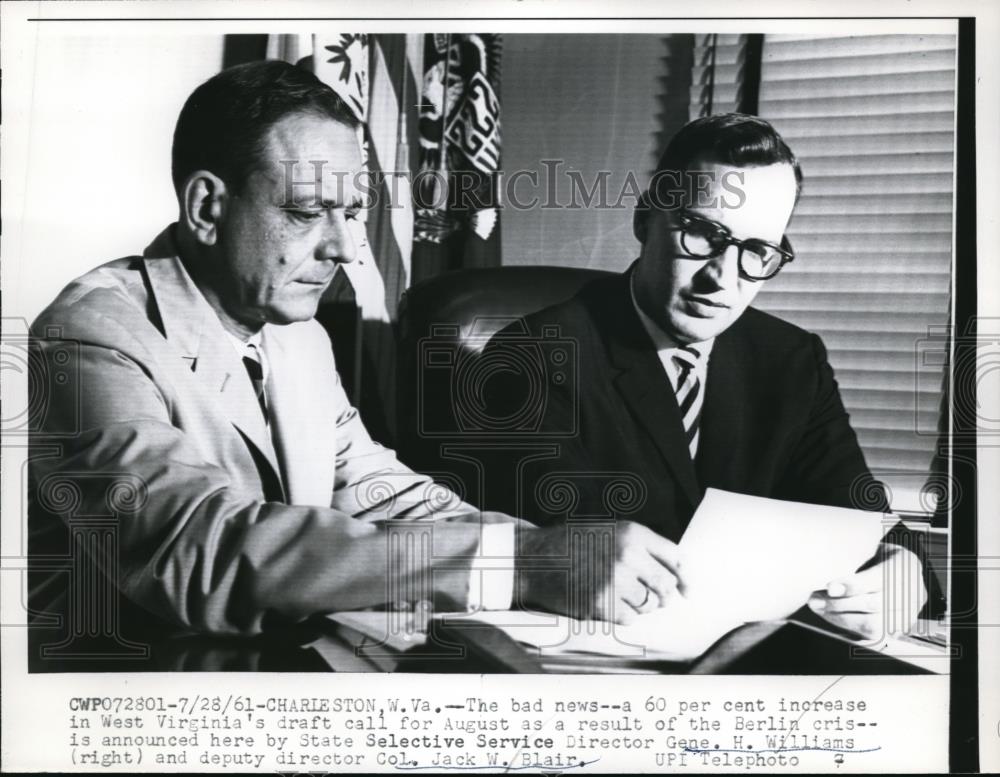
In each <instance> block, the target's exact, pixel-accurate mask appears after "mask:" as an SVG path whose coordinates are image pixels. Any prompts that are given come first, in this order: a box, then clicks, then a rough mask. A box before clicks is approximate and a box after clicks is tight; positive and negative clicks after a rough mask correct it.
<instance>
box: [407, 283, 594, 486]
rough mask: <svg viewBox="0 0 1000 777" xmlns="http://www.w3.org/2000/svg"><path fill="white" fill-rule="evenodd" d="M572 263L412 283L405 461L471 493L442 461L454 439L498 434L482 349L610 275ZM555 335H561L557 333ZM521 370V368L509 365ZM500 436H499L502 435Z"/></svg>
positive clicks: (464, 441)
mask: <svg viewBox="0 0 1000 777" xmlns="http://www.w3.org/2000/svg"><path fill="white" fill-rule="evenodd" d="M610 274H611V273H609V272H607V271H605V270H593V269H584V268H575V267H544V266H510V267H495V268H488V269H475V270H457V271H454V272H450V273H445V274H444V275H440V276H438V277H436V278H432V279H430V280H427V281H424V282H422V283H419V284H417V285H415V286H413V287H411V288H410V289H409V290H408V291H407V292H406V293H405V294H404V295H403V298H402V300H401V302H400V311H399V360H398V365H399V374H398V384H397V385H398V416H397V429H398V439H397V443H396V447H397V450H398V452H399V454H400V458H401V459H402V460H403V461H404V462H406V463H407V464H408V465H410V466H411V467H413V468H414V469H417V470H418V471H424V472H429V473H434V474H436V475H439V476H440V477H439V479H441V480H444V481H447V482H449V485H450V486H452V487H453V488H456V490H459V491H460V492H463V493H465V494H466V495H467V496H469V497H470V498H473V499H475V497H474V495H472V494H470V493H469V489H468V488H467V487H465V486H468V484H465V486H463V485H462V484H460V483H456V482H454V481H452V479H451V477H450V474H453V473H454V471H455V468H454V467H453V466H452V465H451V464H444V463H443V459H442V450H443V448H444V446H447V445H448V444H449V443H455V442H457V443H461V444H465V445H468V444H469V443H470V442H475V441H477V440H490V439H494V440H495V439H497V437H498V434H497V427H496V426H495V425H493V424H491V419H489V418H484V417H482V416H481V415H478V414H479V413H480V411H482V410H483V408H482V407H481V406H480V400H481V399H482V390H483V385H482V382H483V380H488V379H489V377H488V376H489V374H490V370H489V368H488V367H487V366H485V365H483V364H482V361H483V360H482V359H481V357H480V355H479V354H480V352H481V351H482V349H483V348H484V347H485V345H486V343H487V342H488V341H489V339H490V338H491V337H492V336H493V335H494V334H496V333H497V332H498V331H500V330H501V329H503V328H504V327H506V326H508V325H511V324H514V325H515V327H516V322H517V321H518V320H519V319H520V318H521V317H522V316H525V315H527V314H529V313H534V312H535V311H538V310H541V309H543V308H546V307H548V306H550V305H554V304H556V303H559V302H562V301H564V300H567V299H569V298H570V297H572V296H573V295H574V294H576V293H577V291H579V290H580V288H581V287H582V286H583V285H584V284H586V283H587V282H589V281H591V280H594V279H596V278H599V277H602V276H605V275H610ZM553 336H554V337H555V338H557V337H558V333H553ZM506 368H508V369H511V368H513V369H515V370H516V369H518V365H506ZM499 436H502V434H500V435H499Z"/></svg>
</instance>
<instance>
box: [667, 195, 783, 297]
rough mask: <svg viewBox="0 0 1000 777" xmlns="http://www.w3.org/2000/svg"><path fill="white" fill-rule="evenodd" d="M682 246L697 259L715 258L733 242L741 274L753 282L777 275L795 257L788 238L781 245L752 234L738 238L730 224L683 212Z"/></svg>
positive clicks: (681, 212)
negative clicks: (745, 237)
mask: <svg viewBox="0 0 1000 777" xmlns="http://www.w3.org/2000/svg"><path fill="white" fill-rule="evenodd" d="M677 216H678V219H679V221H680V227H679V231H680V233H681V247H682V248H683V249H684V251H685V252H686V253H687V254H688V255H689V256H692V257H694V258H696V259H714V258H715V257H717V256H719V254H721V253H722V252H723V251H725V250H726V249H727V248H728V247H729V246H731V245H733V246H736V247H737V248H738V249H739V268H740V275H742V276H743V277H744V278H746V279H747V280H751V281H766V280H767V279H768V278H773V277H774V276H775V275H777V274H778V272H779V271H780V270H781V268H782V267H784V266H785V265H786V264H787V263H788V262H790V261H792V260H793V259H795V252H794V251H793V250H792V244H791V243H790V242H789V240H788V238H787V237H782V238H781V245H780V246H777V245H775V244H774V243H768V242H767V241H766V240H758V239H757V238H754V237H751V238H747V239H746V240H738V239H737V238H735V237H733V233H732V232H730V231H729V228H728V227H725V226H723V225H722V224H720V223H718V222H717V221H712V220H711V219H706V218H704V217H702V216H696V215H694V214H693V213H689V212H687V211H679V212H678V214H677Z"/></svg>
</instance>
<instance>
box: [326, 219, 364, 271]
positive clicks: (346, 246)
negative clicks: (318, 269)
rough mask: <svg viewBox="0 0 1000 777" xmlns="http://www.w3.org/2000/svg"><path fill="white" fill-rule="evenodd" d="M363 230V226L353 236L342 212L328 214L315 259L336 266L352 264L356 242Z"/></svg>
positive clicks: (355, 253) (355, 251)
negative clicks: (327, 220)
mask: <svg viewBox="0 0 1000 777" xmlns="http://www.w3.org/2000/svg"><path fill="white" fill-rule="evenodd" d="M363 229H364V225H362V226H361V228H360V230H357V235H355V234H354V232H355V230H354V229H353V228H352V224H351V222H350V221H348V220H347V218H345V216H344V214H343V212H340V211H334V212H333V213H331V214H330V219H329V223H328V224H327V227H326V230H325V231H324V233H323V239H322V240H321V241H320V243H319V245H318V246H317V249H316V252H317V257H316V258H317V259H320V260H323V261H328V262H336V263H337V264H349V263H350V262H353V261H354V259H355V257H356V256H357V253H358V247H357V240H358V239H360V236H361V234H362V230H363Z"/></svg>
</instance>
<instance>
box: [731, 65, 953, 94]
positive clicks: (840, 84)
mask: <svg viewBox="0 0 1000 777" xmlns="http://www.w3.org/2000/svg"><path fill="white" fill-rule="evenodd" d="M730 67H735V66H730ZM954 81H955V73H954V71H952V70H951V69H950V68H949V67H945V68H943V69H941V70H926V71H921V72H915V73H898V74H895V75H894V76H893V86H895V87H896V90H897V94H904V93H909V92H917V93H919V92H947V91H948V90H949V89H951V88H952V86H953V84H954ZM884 91H885V78H884V77H883V76H882V75H872V74H871V73H870V72H866V73H863V74H860V75H851V76H841V77H840V78H828V77H826V76H824V77H820V78H809V77H799V75H798V74H797V73H796V74H795V77H789V78H785V79H777V78H775V79H774V80H772V81H770V82H769V83H768V89H767V96H768V99H769V100H790V99H797V98H799V97H801V95H802V94H803V93H804V92H808V93H809V96H810V97H811V98H812V99H817V98H820V97H861V96H863V95H879V94H882V93H883V92H884Z"/></svg>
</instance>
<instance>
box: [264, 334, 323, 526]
mask: <svg viewBox="0 0 1000 777" xmlns="http://www.w3.org/2000/svg"><path fill="white" fill-rule="evenodd" d="M296 328H297V327H296V325H294V324H293V325H291V326H287V327H280V328H279V327H275V326H265V327H264V340H263V344H264V352H265V353H266V354H267V359H268V363H269V365H270V368H271V374H270V378H269V380H268V384H267V390H268V401H269V403H270V404H269V408H270V411H271V427H272V429H273V430H274V439H275V445H276V446H277V448H278V452H279V457H280V460H281V464H282V468H283V470H284V477H285V485H286V488H287V490H288V501H289V503H290V504H299V505H325V506H328V505H329V504H330V502H331V500H332V498H333V484H334V475H335V471H334V467H333V462H334V461H335V460H336V456H337V450H336V446H337V442H336V427H337V419H336V416H335V413H334V409H333V407H332V406H331V403H330V402H329V401H327V397H323V396H320V395H318V393H317V392H318V391H320V390H321V388H320V387H323V386H328V385H329V380H328V379H327V378H324V377H323V376H322V375H321V374H319V372H320V371H319V370H318V369H315V370H314V369H313V368H314V367H316V366H317V363H318V362H317V359H316V358H315V355H312V356H310V355H309V354H307V353H303V352H302V350H303V345H302V343H303V340H302V339H299V338H296V331H295V330H296Z"/></svg>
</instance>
